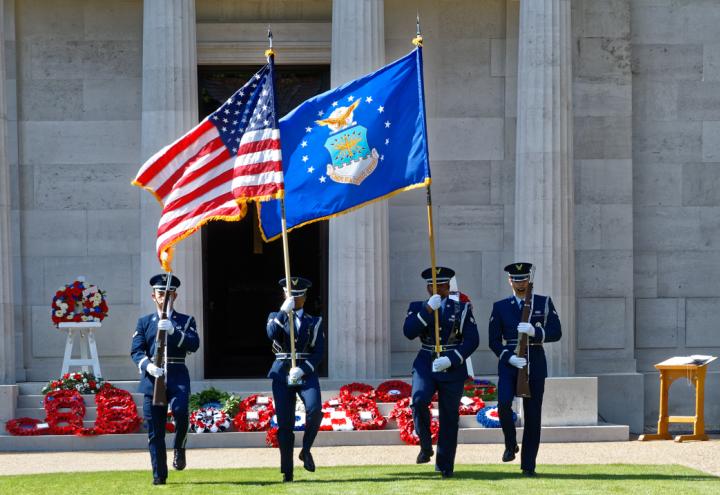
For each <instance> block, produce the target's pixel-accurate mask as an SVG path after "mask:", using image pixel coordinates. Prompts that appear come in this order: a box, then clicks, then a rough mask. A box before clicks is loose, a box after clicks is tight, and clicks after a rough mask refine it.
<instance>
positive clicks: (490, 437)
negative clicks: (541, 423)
mask: <svg viewBox="0 0 720 495" xmlns="http://www.w3.org/2000/svg"><path fill="white" fill-rule="evenodd" d="M522 431H523V429H522V427H520V428H518V439H519V440H521V439H522ZM628 435H629V431H628V427H627V426H625V425H612V424H607V423H600V424H597V425H590V426H545V427H543V429H542V441H543V442H549V443H558V442H611V441H625V440H627V439H628ZM173 439H174V434H168V435H167V436H166V443H167V445H168V448H172V445H173ZM458 443H459V444H461V445H462V444H464V443H474V444H485V443H487V444H490V443H492V444H502V443H503V435H502V431H501V430H500V429H499V428H461V429H460V432H459V434H458ZM301 445H302V432H296V435H295V446H296V447H300V446H301ZM315 445H316V446H318V447H330V446H351V445H402V441H401V440H400V432H399V430H396V429H385V430H378V431H333V432H328V431H321V432H319V433H318V436H317V439H316V440H315ZM187 446H188V448H247V447H265V432H225V433H201V434H198V433H190V434H189V435H188V442H187ZM145 449H147V435H146V434H144V433H132V434H127V435H99V436H95V437H78V436H75V435H43V436H36V437H14V436H9V435H3V436H0V452H18V451H22V452H25V451H26V452H37V451H43V452H62V451H91V450H107V451H113V450H145Z"/></svg>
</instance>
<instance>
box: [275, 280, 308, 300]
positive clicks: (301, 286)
mask: <svg viewBox="0 0 720 495" xmlns="http://www.w3.org/2000/svg"><path fill="white" fill-rule="evenodd" d="M278 284H279V285H280V287H282V288H286V287H287V283H286V282H285V277H283V278H281V279H280V280H278ZM310 287H312V282H310V281H309V280H308V279H306V278H302V277H290V292H291V293H292V295H293V296H304V295H305V292H306V291H307V290H308V289H309V288H310Z"/></svg>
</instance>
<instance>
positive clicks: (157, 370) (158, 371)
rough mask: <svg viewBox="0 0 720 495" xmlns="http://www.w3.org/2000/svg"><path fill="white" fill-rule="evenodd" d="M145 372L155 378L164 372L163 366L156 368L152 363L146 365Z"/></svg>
mask: <svg viewBox="0 0 720 495" xmlns="http://www.w3.org/2000/svg"><path fill="white" fill-rule="evenodd" d="M147 372H148V373H150V374H151V375H152V376H154V377H155V378H160V377H161V376H163V375H164V374H165V370H164V369H163V368H158V367H157V366H155V365H154V364H152V363H150V364H148V365H147Z"/></svg>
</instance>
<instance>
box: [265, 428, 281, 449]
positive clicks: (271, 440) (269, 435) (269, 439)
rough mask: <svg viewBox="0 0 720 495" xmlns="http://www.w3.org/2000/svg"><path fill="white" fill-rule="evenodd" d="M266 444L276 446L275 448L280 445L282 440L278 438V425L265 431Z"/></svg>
mask: <svg viewBox="0 0 720 495" xmlns="http://www.w3.org/2000/svg"><path fill="white" fill-rule="evenodd" d="M265 445H267V446H268V447H274V448H278V447H280V441H279V440H278V429H277V427H273V428H270V429H269V430H268V431H267V432H266V433H265Z"/></svg>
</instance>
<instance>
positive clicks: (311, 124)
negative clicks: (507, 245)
mask: <svg viewBox="0 0 720 495" xmlns="http://www.w3.org/2000/svg"><path fill="white" fill-rule="evenodd" d="M280 141H281V147H282V156H283V172H284V174H285V215H286V219H287V226H288V229H289V230H291V229H292V228H295V227H301V226H303V225H305V224H308V223H311V222H316V221H318V220H325V219H328V218H332V217H334V216H338V215H341V214H343V213H347V212H349V211H351V210H353V209H356V208H360V207H362V206H365V205H366V204H369V203H371V202H373V201H377V200H380V199H384V198H387V197H390V196H392V195H393V194H395V193H398V192H401V191H405V190H409V189H414V188H416V187H422V186H424V185H425V184H429V183H430V165H429V161H428V150H427V132H426V129H425V102H424V96H423V82H422V50H421V49H420V48H417V49H415V50H413V51H412V52H410V53H409V54H408V55H406V56H405V57H403V58H401V59H400V60H398V61H396V62H393V63H392V64H390V65H387V66H385V67H383V68H382V69H379V70H378V71H376V72H373V73H372V74H369V75H367V76H364V77H361V78H360V79H356V80H354V81H351V82H349V83H347V84H344V85H343V86H340V87H338V88H335V89H331V90H330V91H328V92H326V93H323V94H321V95H318V96H315V97H313V98H310V99H309V100H307V101H305V102H304V103H302V104H300V106H298V107H297V108H295V109H294V110H293V111H292V112H290V113H289V114H288V115H286V116H285V117H284V118H282V119H281V120H280ZM258 206H259V207H260V222H261V225H260V226H261V231H262V235H263V238H264V239H265V240H266V241H267V240H273V239H275V238H277V237H278V236H279V235H281V234H282V228H281V223H280V219H281V208H280V201H279V200H273V201H267V202H264V203H261V204H259V205H258Z"/></svg>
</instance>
